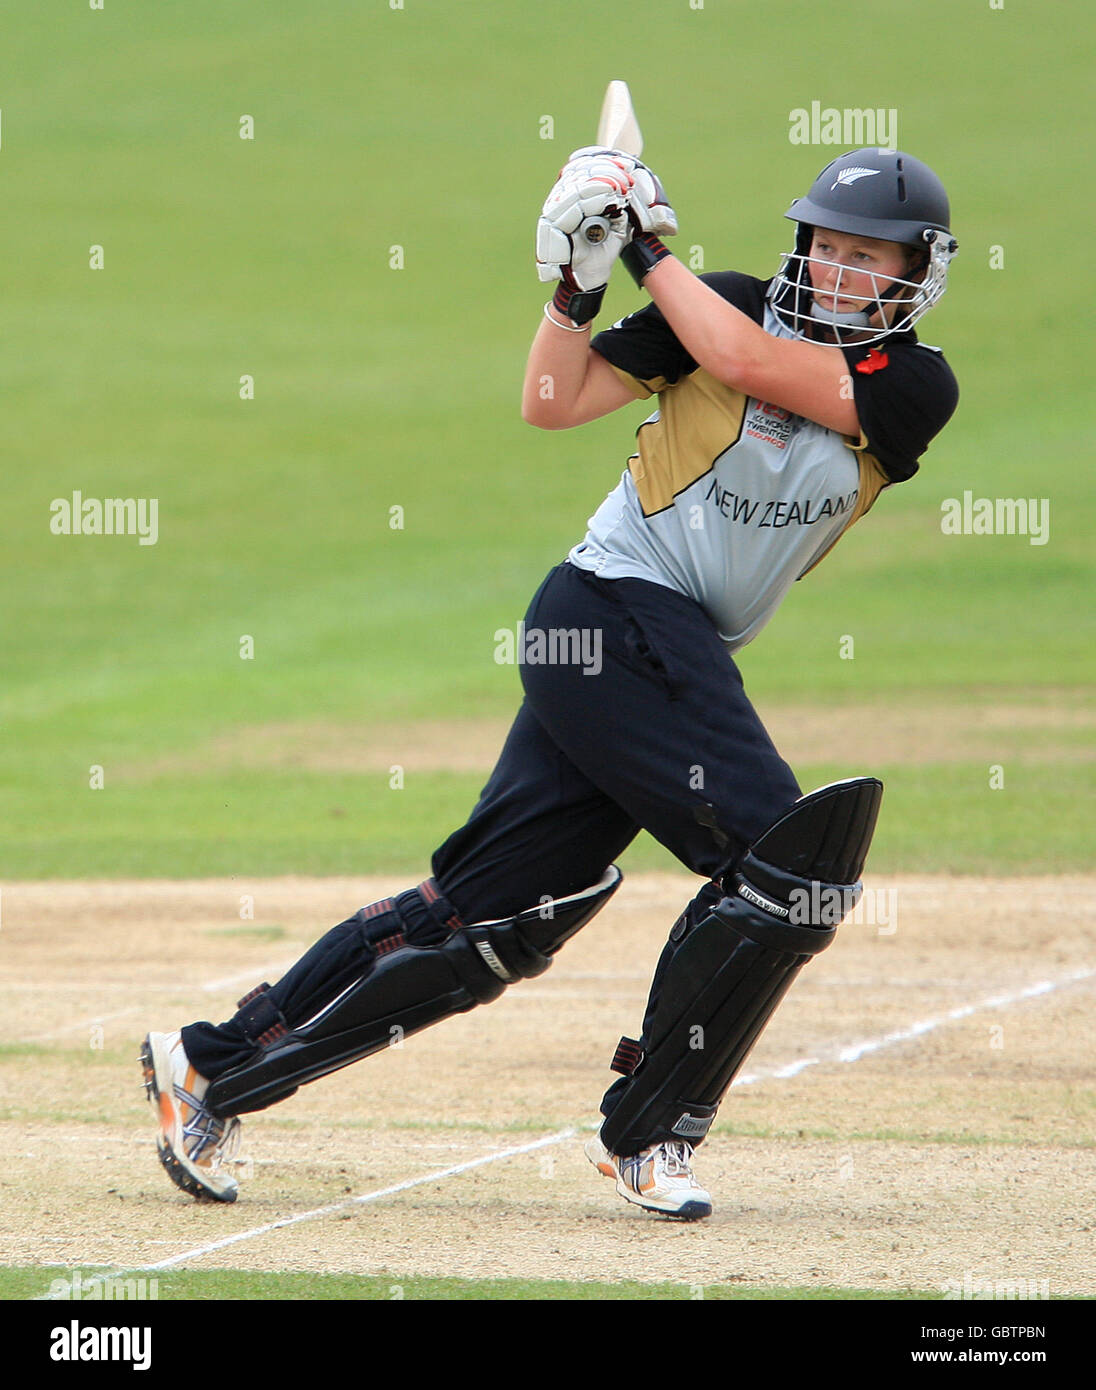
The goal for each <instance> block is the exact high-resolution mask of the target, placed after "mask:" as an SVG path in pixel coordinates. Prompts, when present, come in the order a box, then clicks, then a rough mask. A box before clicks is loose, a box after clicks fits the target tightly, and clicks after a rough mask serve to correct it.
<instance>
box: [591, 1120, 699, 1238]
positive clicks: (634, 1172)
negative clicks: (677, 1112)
mask: <svg viewBox="0 0 1096 1390" xmlns="http://www.w3.org/2000/svg"><path fill="white" fill-rule="evenodd" d="M584 1152H585V1154H586V1157H587V1158H588V1159H589V1160H590V1162H591V1163H592V1164H593V1165H594V1167H595V1168H596V1169H597V1170H598V1172H599V1173H601V1174H603V1176H605V1177H607V1178H616V1189H617V1191H618V1192H619V1193H620V1195H621V1196H622V1197H623V1198H624V1199H625V1200H626V1201H628V1202H634V1203H635V1205H636V1206H637V1207H643V1209H644V1210H645V1211H658V1212H661V1213H662V1214H663V1215H664V1216H676V1217H677V1218H678V1219H679V1220H680V1221H699V1220H701V1218H703V1217H705V1216H711V1214H712V1199H711V1196H710V1194H709V1193H707V1192H705V1191H704V1189H703V1188H702V1187H701V1186H700V1184H699V1183H698V1182H697V1180H696V1178H695V1177H694V1176H693V1170H692V1168H691V1167H690V1166H689V1161H690V1159H691V1158H692V1156H693V1149H692V1145H691V1144H686V1143H684V1142H683V1141H680V1140H679V1141H677V1142H675V1143H665V1144H652V1145H651V1147H650V1148H647V1149H643V1150H641V1151H640V1152H639V1153H637V1154H634V1155H632V1156H631V1157H624V1158H622V1157H621V1156H620V1155H619V1154H614V1153H610V1152H609V1150H608V1149H607V1148H606V1147H605V1145H604V1144H603V1143H602V1142H601V1136H600V1134H595V1135H594V1137H593V1138H592V1139H588V1140H587V1141H586V1146H585V1150H584Z"/></svg>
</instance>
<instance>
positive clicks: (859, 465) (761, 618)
mask: <svg viewBox="0 0 1096 1390" xmlns="http://www.w3.org/2000/svg"><path fill="white" fill-rule="evenodd" d="M700 278H701V279H702V280H703V281H704V282H705V284H707V285H709V286H710V287H711V288H712V289H713V290H715V291H716V293H718V294H719V295H721V296H722V297H723V298H724V299H726V300H727V301H728V303H730V304H732V305H734V307H735V308H737V309H739V310H741V311H742V312H743V313H746V314H748V315H749V317H750V318H752V319H753V320H754V322H755V323H759V324H761V325H762V327H764V329H765V331H766V332H767V333H771V334H773V335H774V336H776V337H782V338H791V337H794V336H796V335H795V334H793V333H792V331H791V330H790V329H788V328H786V327H785V326H784V325H783V324H782V323H781V322H780V321H779V320H778V319H777V318H776V316H775V315H774V314H773V311H772V309H771V307H770V306H769V304H768V302H767V300H766V291H767V289H768V282H766V281H763V280H757V279H755V278H754V277H753V276H749V275H741V274H738V273H737V272H734V271H724V272H720V273H717V274H710V275H703V276H701V277H700ZM593 347H594V349H595V350H596V351H597V352H599V353H600V354H601V355H602V356H603V357H604V358H605V359H606V360H607V361H608V362H609V363H610V365H611V366H612V367H613V369H614V370H615V371H616V373H617V375H618V376H619V377H620V378H621V380H623V381H624V382H626V383H627V384H628V386H629V387H630V388H631V389H632V390H633V391H634V393H635V395H636V396H637V397H638V398H640V399H643V398H646V397H650V396H652V395H657V396H658V408H657V410H655V411H654V413H653V414H652V415H650V416H648V418H647V419H646V420H645V421H644V422H643V424H642V425H640V427H639V429H638V430H637V432H636V452H635V453H634V454H633V455H632V457H631V458H630V459H629V461H628V468H627V469H626V470H625V472H624V474H623V476H622V478H621V480H620V483H619V485H618V486H617V487H616V488H615V489H614V490H613V491H612V492H611V493H610V494H609V496H608V497H607V498H606V499H605V501H604V502H603V503H602V505H601V506H600V507H599V508H598V510H597V512H596V513H595V514H594V516H592V517H591V518H590V521H589V529H588V530H587V533H586V536H585V538H584V539H583V540H582V541H581V542H580V543H579V544H578V545H576V546H575V547H574V549H573V550H572V551H571V552H570V554H569V556H568V559H569V560H570V561H571V563H572V564H574V565H576V566H578V567H579V568H580V569H585V570H590V571H593V572H594V573H595V574H598V575H600V576H601V577H602V578H604V579H623V578H633V579H646V580H649V581H651V582H653V583H656V584H662V585H664V586H666V587H668V588H671V589H676V590H678V591H679V592H680V593H683V594H687V595H688V596H689V597H691V598H693V599H695V601H696V602H697V603H698V604H700V606H701V607H702V608H703V609H704V611H705V612H706V613H707V614H708V616H709V617H710V618H711V620H712V621H713V623H714V624H715V626H716V628H717V629H718V632H719V635H720V637H721V639H722V640H723V642H724V643H725V644H726V646H727V648H728V650H729V651H732V652H734V651H737V650H738V649H739V648H740V647H743V646H745V644H746V643H747V642H749V641H750V640H751V639H752V638H753V637H755V636H756V635H757V633H758V632H759V631H760V630H761V628H762V627H763V626H764V625H765V623H766V622H768V620H769V619H770V618H771V617H772V615H773V613H774V612H775V611H776V609H777V607H778V606H779V604H780V602H781V600H782V599H783V597H784V595H785V594H786V593H787V591H788V589H789V588H790V587H791V586H792V584H793V583H795V581H796V580H797V579H799V578H801V577H802V576H803V575H804V574H806V572H807V571H808V570H809V569H811V568H812V567H813V566H814V565H816V564H817V563H818V562H819V560H821V559H822V557H823V556H824V555H825V554H826V553H827V552H828V551H829V550H830V549H831V548H832V547H833V546H834V545H835V544H836V543H837V541H838V540H839V539H840V537H841V536H842V535H843V534H844V533H845V532H846V531H847V530H848V528H849V527H850V526H851V525H852V524H853V523H854V522H856V521H858V520H859V519H860V517H862V516H863V515H864V514H865V513H866V512H867V511H868V510H869V509H870V507H871V506H872V505H873V503H874V502H875V500H876V498H877V497H878V496H879V494H880V492H881V491H882V490H883V489H884V488H886V487H889V486H891V485H892V484H894V483H897V482H901V481H903V480H904V479H906V478H910V477H912V476H913V474H914V473H915V472H916V471H917V467H918V462H917V461H918V459H919V458H920V456H921V454H923V453H924V451H925V449H926V447H927V446H928V443H929V441H930V440H931V439H932V438H933V436H934V435H936V434H937V433H938V431H939V430H941V429H942V428H943V426H944V425H945V424H946V423H947V421H948V420H949V419H950V417H951V415H952V412H953V411H954V409H955V405H956V402H957V400H958V389H957V387H956V383H955V378H954V376H953V374H952V371H951V368H950V367H949V366H948V364H947V363H946V362H945V361H944V359H943V357H942V356H941V354H940V353H939V351H938V350H936V349H935V348H928V347H925V346H924V345H922V344H921V343H919V342H918V341H917V336H916V334H915V333H913V332H912V331H910V332H906V333H902V334H893V335H891V336H890V337H888V338H887V339H885V340H884V341H883V342H882V343H877V344H873V345H870V346H853V347H843V348H842V349H841V350H842V351H843V352H844V354H845V357H846V360H847V362H848V367H849V378H850V389H851V390H852V392H853V399H854V400H855V403H856V408H857V414H858V417H859V421H860V429H861V432H860V437H859V438H858V439H854V438H850V437H848V436H845V435H841V434H838V433H837V432H836V431H834V430H830V429H826V428H825V426H823V425H819V424H816V423H814V422H813V421H811V420H806V419H803V418H802V417H801V416H798V415H793V414H791V412H790V411H787V410H784V409H782V408H780V407H778V406H775V405H772V404H770V403H768V402H766V401H762V400H758V399H756V398H754V397H751V396H747V395H745V394H744V393H743V392H741V391H739V390H737V389H736V388H735V387H733V386H728V385H725V384H724V383H723V382H721V381H718V380H716V378H715V377H713V376H711V375H710V374H709V373H708V372H707V371H705V370H704V369H703V368H702V367H700V366H698V365H697V363H696V362H695V361H694V360H693V359H692V358H691V357H690V356H689V354H688V353H687V352H686V350H685V348H684V347H683V346H682V344H681V343H680V341H679V340H678V338H677V337H676V335H675V334H674V332H673V331H672V329H671V328H670V326H669V324H667V322H666V320H665V318H663V316H662V314H661V313H660V312H659V310H658V309H657V308H656V306H655V305H653V304H650V305H648V306H646V307H645V308H643V309H640V310H639V311H638V312H637V313H634V314H631V315H629V316H628V317H627V318H625V319H622V320H620V321H619V322H618V323H616V324H614V325H613V327H612V328H610V329H608V330H606V331H605V332H602V333H599V334H598V335H597V337H596V338H595V339H594V341H593Z"/></svg>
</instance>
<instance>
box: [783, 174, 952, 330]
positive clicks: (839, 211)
mask: <svg viewBox="0 0 1096 1390" xmlns="http://www.w3.org/2000/svg"><path fill="white" fill-rule="evenodd" d="M784 215H785V217H788V218H790V219H791V220H792V221H793V222H795V223H797V224H798V225H797V228H796V237H795V250H794V251H791V252H789V253H788V254H787V255H786V256H785V257H784V258H783V261H782V262H781V266H780V270H779V271H778V273H777V275H776V276H775V278H774V279H773V282H772V285H771V286H770V289H769V299H770V302H771V303H772V307H773V311H774V313H775V314H776V315H777V317H778V318H779V319H780V321H781V322H782V323H783V324H784V325H785V326H786V327H788V328H790V329H791V330H792V331H793V332H794V333H795V334H796V336H797V337H801V338H806V337H810V336H812V333H811V326H812V325H814V324H819V323H821V324H822V325H824V326H825V327H826V328H827V329H830V330H831V331H832V335H833V338H834V339H835V340H836V341H837V342H838V343H856V344H861V343H864V344H866V343H874V342H878V341H879V340H880V339H882V338H885V337H887V336H888V334H891V333H901V332H905V331H906V330H908V329H910V328H912V327H913V325H914V324H915V323H916V322H917V320H918V319H919V318H920V317H921V316H922V314H925V313H927V312H928V310H929V309H931V308H932V306H933V305H934V304H936V303H937V302H938V301H939V300H940V298H941V296H942V295H943V293H944V291H945V290H946V288H947V275H948V264H949V262H950V261H951V258H952V256H954V255H955V252H956V250H957V248H958V243H957V242H956V240H955V238H954V237H953V236H952V234H951V231H950V228H949V225H948V223H949V221H950V209H949V206H948V195H947V193H946V192H945V191H944V185H943V184H942V183H941V182H940V180H939V179H938V178H937V177H936V175H935V174H934V173H933V171H932V170H931V169H930V168H929V167H928V165H927V164H923V163H922V162H921V160H919V159H915V158H914V157H913V155H910V154H905V153H904V152H903V151H902V150H887V149H876V148H869V149H862V150H852V151H850V152H849V153H847V154H842V155H839V156H838V157H837V158H836V159H834V160H831V161H830V163H829V164H827V165H826V167H825V168H824V169H823V170H822V172H821V173H820V174H819V175H818V177H817V178H816V179H815V181H814V183H813V184H812V185H811V187H810V189H809V191H808V192H807V195H806V197H804V198H796V200H795V201H794V202H793V203H792V205H791V207H790V208H789V209H788V211H787V212H786V213H785V214H784ZM816 227H823V228H826V229H827V230H829V231H834V232H844V233H847V234H850V235H853V236H865V237H874V238H876V239H877V240H880V241H896V242H900V243H901V244H902V245H904V246H910V247H914V248H916V249H917V250H918V251H919V252H921V253H922V254H921V255H920V256H919V257H916V258H915V259H914V261H913V264H912V266H911V269H910V271H908V272H907V273H908V274H910V275H913V274H916V275H917V277H918V278H917V279H896V280H892V281H889V283H888V284H887V285H886V286H885V287H883V288H879V287H877V286H874V285H873V290H874V292H875V295H876V298H875V302H874V303H871V302H869V303H867V304H866V305H865V306H864V308H863V309H861V310H858V311H857V312H855V313H838V312H835V311H831V310H827V309H824V308H823V307H822V306H821V305H820V304H819V303H818V302H817V300H816V299H815V298H814V295H813V294H812V292H811V283H810V280H809V279H808V264H809V262H810V260H811V256H810V249H811V241H812V238H813V235H814V229H815V228H816ZM814 261H815V263H816V264H819V263H820V262H819V258H818V257H815V258H814ZM821 264H824V265H828V264H830V263H828V262H821ZM841 273H842V272H840V271H839V276H838V281H837V284H836V285H835V286H834V292H835V293H836V291H837V289H838V287H839V286H840V274H841ZM862 273H866V272H862ZM888 300H901V301H902V303H903V304H904V306H905V312H904V313H901V314H900V315H899V316H898V317H897V318H896V319H895V321H894V322H893V323H891V324H890V325H889V326H886V325H884V326H881V327H879V328H877V329H876V328H872V327H871V326H870V325H869V320H870V318H871V317H872V315H873V314H875V313H877V312H878V311H880V310H881V309H882V308H883V306H884V305H885V304H886V302H887V301H888Z"/></svg>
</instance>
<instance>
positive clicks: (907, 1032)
mask: <svg viewBox="0 0 1096 1390" xmlns="http://www.w3.org/2000/svg"><path fill="white" fill-rule="evenodd" d="M1093 976H1096V969H1092V970H1074V971H1072V972H1071V973H1070V974H1068V975H1063V976H1062V978H1061V979H1060V980H1038V981H1037V982H1036V983H1035V984H1033V985H1025V986H1024V988H1023V989H1017V990H1011V991H1009V992H1007V993H1005V994H991V995H990V996H989V998H988V999H982V1000H980V1001H979V1002H978V1003H976V1004H960V1005H958V1006H957V1007H956V1008H954V1009H949V1010H948V1011H947V1013H943V1014H938V1015H937V1016H936V1017H934V1018H926V1019H922V1020H921V1021H920V1022H918V1023H911V1024H910V1025H909V1027H907V1028H896V1029H894V1031H893V1032H890V1033H884V1034H883V1035H882V1037H879V1038H868V1039H866V1040H865V1041H864V1042H859V1043H847V1044H845V1045H844V1046H842V1047H834V1048H827V1049H825V1050H824V1051H823V1052H821V1053H820V1054H819V1055H818V1056H816V1057H800V1058H799V1059H798V1060H797V1061H794V1062H785V1063H784V1064H783V1065H782V1066H779V1067H763V1068H761V1069H759V1070H758V1071H751V1072H744V1073H743V1074H742V1075H741V1076H739V1077H736V1078H735V1081H734V1085H735V1086H753V1085H756V1084H757V1082H759V1081H771V1080H777V1081H783V1080H786V1079H787V1078H788V1077H791V1076H798V1075H799V1073H800V1072H802V1071H805V1070H806V1069H807V1068H808V1067H816V1066H818V1065H819V1064H820V1063H822V1062H859V1060H860V1058H861V1057H867V1056H870V1055H871V1054H872V1053H874V1052H880V1051H882V1049H883V1048H885V1047H894V1046H896V1045H897V1044H898V1043H903V1042H910V1041H911V1040H912V1039H913V1038H922V1037H924V1036H925V1034H926V1033H932V1032H935V1031H936V1029H937V1028H943V1027H944V1025H945V1024H947V1023H955V1022H957V1021H958V1020H959V1019H962V1018H970V1016H971V1015H972V1014H976V1013H981V1012H982V1011H983V1010H985V1009H1005V1008H1008V1006H1009V1005H1010V1004H1019V1003H1021V1002H1022V1001H1023V1000H1025V999H1037V998H1039V997H1040V996H1041V995H1045V994H1052V993H1053V992H1054V991H1055V990H1058V989H1065V988H1066V987H1067V986H1069V985H1075V984H1078V983H1079V982H1080V981H1082V980H1090V979H1092V978H1093Z"/></svg>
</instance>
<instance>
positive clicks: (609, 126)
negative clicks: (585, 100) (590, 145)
mask: <svg viewBox="0 0 1096 1390" xmlns="http://www.w3.org/2000/svg"><path fill="white" fill-rule="evenodd" d="M597 143H598V144H599V145H601V146H603V147H604V148H605V149H609V150H622V151H623V152H624V153H625V154H630V155H632V156H633V157H634V158H635V159H638V158H639V156H640V155H641V154H642V153H643V134H642V132H641V131H640V129H639V122H638V121H637V120H636V113H635V108H634V107H633V106H632V94H631V92H630V91H629V90H628V84H627V82H620V81H615V82H610V83H609V85H608V87H607V88H606V90H605V100H604V101H603V102H602V103H601V119H600V120H599V121H598V123H597ZM608 234H609V223H608V221H607V220H606V219H605V218H604V217H591V218H589V219H588V222H587V225H586V228H585V236H586V240H587V241H589V242H593V243H595V244H596V243H597V242H600V241H604V240H605V238H606V237H607V236H608Z"/></svg>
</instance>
